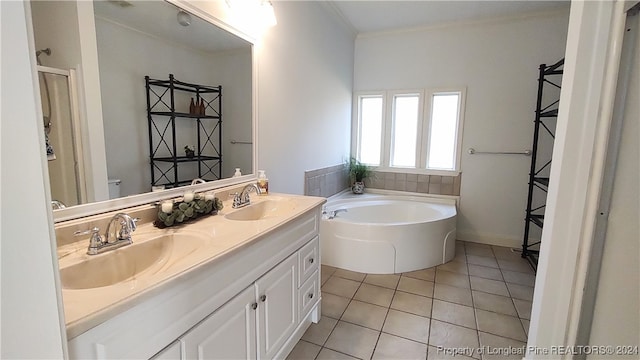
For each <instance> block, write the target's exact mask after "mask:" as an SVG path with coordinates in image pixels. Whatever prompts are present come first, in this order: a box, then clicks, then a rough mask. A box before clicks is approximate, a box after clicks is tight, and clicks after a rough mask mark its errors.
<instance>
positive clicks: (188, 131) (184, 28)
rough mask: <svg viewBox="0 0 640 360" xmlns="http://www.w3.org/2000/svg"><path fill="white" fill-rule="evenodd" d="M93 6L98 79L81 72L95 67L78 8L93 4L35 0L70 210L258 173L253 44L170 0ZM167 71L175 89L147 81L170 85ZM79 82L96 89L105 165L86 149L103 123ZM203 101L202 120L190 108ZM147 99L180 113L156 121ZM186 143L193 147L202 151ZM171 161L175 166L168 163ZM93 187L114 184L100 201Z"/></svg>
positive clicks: (51, 140)
mask: <svg viewBox="0 0 640 360" xmlns="http://www.w3.org/2000/svg"><path fill="white" fill-rule="evenodd" d="M92 5H93V6H92V8H93V13H94V14H93V15H94V22H95V43H96V44H97V66H98V74H99V84H94V83H93V82H91V81H90V80H91V79H88V77H84V78H83V71H82V65H79V64H87V61H86V57H87V51H86V49H82V46H85V45H84V44H86V41H83V40H82V37H83V36H86V34H80V32H81V31H83V21H82V19H79V16H81V15H79V14H81V12H80V11H78V9H79V7H80V6H86V4H80V2H73V1H32V2H31V13H32V19H33V28H34V39H35V46H36V49H37V59H38V65H39V66H38V74H39V80H40V89H41V98H42V111H43V129H44V130H43V131H45V133H46V134H47V136H46V138H47V158H48V166H49V174H50V184H51V194H52V196H51V197H52V199H54V200H58V201H60V203H62V204H64V205H65V206H67V207H71V206H75V205H79V204H86V203H88V202H94V201H104V200H109V199H114V198H118V197H130V196H132V195H137V194H144V193H147V192H150V191H152V190H158V189H161V188H162V187H163V186H164V187H165V188H172V187H175V186H176V185H179V186H182V185H189V184H190V180H192V179H195V178H203V179H205V180H207V181H220V179H228V178H230V177H232V176H233V175H234V172H235V169H236V168H240V169H241V171H242V173H243V174H244V175H247V174H251V173H252V172H253V169H254V168H255V165H254V161H255V159H254V156H253V154H254V144H253V142H254V135H253V129H254V125H253V114H252V111H253V106H252V104H253V99H252V96H253V74H252V70H253V46H252V44H251V42H249V41H246V40H245V39H242V38H240V37H238V36H236V35H234V34H231V33H230V32H228V31H226V30H223V29H221V28H219V27H217V26H215V25H213V24H211V23H210V22H208V21H205V20H203V19H201V18H199V17H197V16H195V15H192V14H188V13H185V12H182V10H181V9H179V8H178V7H176V6H175V5H173V4H171V3H168V2H165V1H112V0H109V1H94V2H93V4H92ZM94 54H95V51H94ZM89 55H91V54H90V52H89ZM82 56H84V57H85V59H81V57H82ZM84 73H85V74H86V73H87V71H86V69H85V71H84ZM170 74H171V75H172V76H173V77H174V79H175V80H176V84H177V85H176V87H175V88H174V89H173V90H172V89H169V88H168V87H155V88H154V87H153V86H151V89H148V87H146V85H145V76H148V77H149V78H150V79H156V80H164V81H169V77H170ZM178 83H186V84H188V85H194V87H189V86H187V87H186V88H185V86H184V85H179V84H178ZM82 86H99V93H100V100H101V103H102V109H101V113H102V119H101V130H102V134H103V137H104V144H103V145H101V146H102V147H104V150H103V151H104V156H103V158H104V160H103V162H104V163H105V164H97V163H96V162H95V158H92V157H91V154H87V152H90V151H92V149H93V151H95V146H96V145H95V143H91V142H90V140H87V139H91V137H90V136H87V132H90V131H91V126H95V121H97V120H96V119H93V118H91V117H90V116H85V117H84V118H83V114H85V113H84V112H83V106H85V105H86V103H88V101H87V99H84V100H83V99H82V94H83V91H82V88H81V87H82ZM215 87H220V88H221V89H222V93H221V94H222V95H221V96H220V94H213V95H211V94H205V93H204V91H203V89H205V88H215ZM148 95H149V96H148ZM210 95H211V96H210ZM216 96H220V98H217V97H216ZM199 98H203V99H204V102H205V105H206V106H207V109H206V112H205V115H206V116H204V117H200V116H197V115H194V108H193V107H192V106H191V99H194V102H195V103H196V106H197V105H198V99H199ZM218 100H220V101H219V102H218ZM149 106H150V107H151V108H152V111H153V112H154V113H177V114H178V115H177V116H175V121H173V117H172V116H171V114H164V115H158V116H156V115H157V114H154V115H153V116H151V117H152V118H153V120H152V121H150V120H149V117H150V115H149V113H148V108H149ZM195 111H198V109H197V108H196V109H195ZM219 118H221V121H218V120H219ZM212 124H213V125H212ZM97 143H100V141H98V142H97ZM174 143H175V146H174ZM186 146H188V147H190V148H193V149H194V150H195V152H196V154H195V157H190V156H189V155H190V154H188V153H187V152H186V151H185V147H186ZM101 151H102V149H99V151H98V152H101ZM174 151H175V153H174ZM174 156H175V157H176V158H177V161H176V162H173V161H166V159H167V158H173V157H174ZM152 158H155V159H158V158H159V159H164V161H156V162H155V168H154V167H152V164H150V162H151V160H152ZM205 158H206V159H210V160H209V161H203V159H205ZM176 163H177V164H178V165H177V167H178V174H177V175H178V177H179V179H178V180H176V178H175V175H176V172H175V171H174V170H175V169H174V168H173V167H175V164H176ZM105 165H106V173H107V174H106V177H105V178H103V179H95V178H92V175H91V174H90V173H89V172H90V171H89V169H91V168H92V167H96V166H105ZM152 169H153V171H154V172H155V173H154V174H153V175H152ZM152 176H153V179H152ZM94 177H95V176H94ZM178 182H179V184H178ZM222 182H223V183H224V180H222ZM95 183H98V184H99V186H102V185H104V183H106V184H108V185H105V186H108V188H109V193H110V194H109V195H108V196H106V195H105V194H104V192H103V194H102V195H100V196H96V195H95V194H94V193H92V191H93V188H94V187H95V186H92V184H93V185H95ZM152 185H156V186H152ZM103 188H104V187H103Z"/></svg>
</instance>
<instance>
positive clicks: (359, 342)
mask: <svg viewBox="0 0 640 360" xmlns="http://www.w3.org/2000/svg"><path fill="white" fill-rule="evenodd" d="M534 281H535V275H534V272H533V270H532V269H531V267H530V266H529V264H528V263H527V262H526V261H525V260H524V259H522V258H521V257H520V255H519V254H518V253H516V252H512V251H511V250H510V249H508V248H503V247H496V246H488V245H481V244H475V243H468V242H467V243H465V242H458V243H457V244H456V258H455V259H454V260H453V261H452V262H449V263H447V264H444V265H441V266H438V267H435V268H430V269H424V270H419V271H414V272H411V273H404V274H396V275H370V274H361V273H356V272H352V271H347V270H343V269H336V268H332V267H328V266H324V265H323V266H322V318H321V321H320V322H319V323H318V324H312V325H311V327H310V328H309V330H307V332H306V333H305V334H304V336H303V337H302V340H300V341H299V342H298V344H297V345H296V346H295V348H294V349H293V351H292V352H291V354H290V355H289V357H288V359H366V360H368V359H423V360H424V359H428V360H432V359H472V358H475V359H483V360H484V359H509V358H513V359H521V358H522V355H523V354H508V352H509V349H513V348H522V347H523V346H525V345H526V344H525V342H526V339H527V335H526V333H527V331H528V328H529V315H530V312H531V301H532V299H533V285H534ZM478 349H484V350H485V354H480V352H479V351H478ZM445 350H446V352H445ZM456 350H457V351H462V352H466V353H465V354H457V355H456V356H455V357H454V356H452V355H453V354H452V352H453V351H456ZM487 350H489V352H491V353H490V354H487V353H486V352H487ZM500 352H502V354H500ZM505 352H506V354H505ZM465 355H467V356H465Z"/></svg>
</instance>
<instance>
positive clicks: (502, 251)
mask: <svg viewBox="0 0 640 360" xmlns="http://www.w3.org/2000/svg"><path fill="white" fill-rule="evenodd" d="M491 248H492V249H493V254H494V255H495V257H496V259H506V260H513V261H516V260H518V259H522V257H521V256H520V254H522V252H521V250H520V249H514V250H511V248H508V247H504V246H492V247H491Z"/></svg>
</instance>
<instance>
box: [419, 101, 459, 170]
mask: <svg viewBox="0 0 640 360" xmlns="http://www.w3.org/2000/svg"><path fill="white" fill-rule="evenodd" d="M459 101H460V94H434V95H433V98H432V105H431V129H430V132H429V133H430V134H429V159H428V160H427V168H430V169H445V170H455V146H456V140H457V135H456V128H457V127H458V107H459V106H458V102H459Z"/></svg>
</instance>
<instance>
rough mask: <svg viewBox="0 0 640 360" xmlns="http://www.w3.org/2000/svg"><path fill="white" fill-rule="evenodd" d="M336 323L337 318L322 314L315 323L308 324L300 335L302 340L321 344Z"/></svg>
mask: <svg viewBox="0 0 640 360" xmlns="http://www.w3.org/2000/svg"><path fill="white" fill-rule="evenodd" d="M337 323H338V320H336V319H332V318H330V317H327V316H323V317H321V318H320V321H319V322H318V323H317V324H313V323H312V324H311V326H309V328H308V329H307V331H306V332H305V333H304V335H302V340H305V341H308V342H310V343H313V344H316V345H320V346H322V345H324V343H325V342H326V341H327V339H328V338H329V334H331V331H333V328H334V327H335V326H336V324H337Z"/></svg>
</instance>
